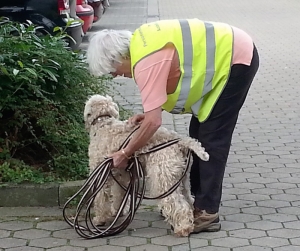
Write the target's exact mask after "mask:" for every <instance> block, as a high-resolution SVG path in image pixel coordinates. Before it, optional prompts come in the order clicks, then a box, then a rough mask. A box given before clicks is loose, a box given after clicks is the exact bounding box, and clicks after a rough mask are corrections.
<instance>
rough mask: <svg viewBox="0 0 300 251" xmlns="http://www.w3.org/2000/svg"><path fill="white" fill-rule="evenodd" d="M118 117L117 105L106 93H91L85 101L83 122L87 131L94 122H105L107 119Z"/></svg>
mask: <svg viewBox="0 0 300 251" xmlns="http://www.w3.org/2000/svg"><path fill="white" fill-rule="evenodd" d="M111 118H114V119H119V107H118V105H117V104H116V103H114V102H113V100H112V98H111V97H110V96H108V95H106V96H101V95H98V94H96V95H93V96H91V97H90V98H89V99H88V101H87V102H86V103H85V108H84V123H85V128H86V129H87V130H88V131H89V130H90V128H91V126H92V125H93V124H95V123H100V122H105V121H107V120H108V119H111Z"/></svg>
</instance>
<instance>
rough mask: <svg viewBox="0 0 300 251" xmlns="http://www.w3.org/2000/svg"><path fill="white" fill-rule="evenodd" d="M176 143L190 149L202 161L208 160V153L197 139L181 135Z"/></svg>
mask: <svg viewBox="0 0 300 251" xmlns="http://www.w3.org/2000/svg"><path fill="white" fill-rule="evenodd" d="M178 144H179V145H180V146H182V147H184V148H187V149H190V150H192V151H193V152H194V153H195V154H196V155H197V156H198V157H199V158H200V159H202V160H204V161H208V160H209V154H208V153H207V152H206V151H205V149H204V147H202V145H201V143H200V142H199V141H197V140H195V139H192V138H190V137H182V138H181V139H180V141H179V142H178Z"/></svg>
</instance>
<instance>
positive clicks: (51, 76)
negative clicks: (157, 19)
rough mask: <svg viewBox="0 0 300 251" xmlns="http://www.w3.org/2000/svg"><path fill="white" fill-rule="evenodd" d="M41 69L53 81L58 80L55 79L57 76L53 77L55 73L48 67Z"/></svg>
mask: <svg viewBox="0 0 300 251" xmlns="http://www.w3.org/2000/svg"><path fill="white" fill-rule="evenodd" d="M43 71H44V72H46V73H47V74H48V75H49V77H50V78H52V80H53V81H54V82H58V80H57V78H56V77H55V75H54V73H53V72H51V71H49V70H48V69H43Z"/></svg>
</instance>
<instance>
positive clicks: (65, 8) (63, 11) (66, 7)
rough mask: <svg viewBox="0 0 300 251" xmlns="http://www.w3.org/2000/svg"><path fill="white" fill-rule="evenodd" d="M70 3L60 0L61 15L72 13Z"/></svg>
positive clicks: (67, 0) (66, 0) (59, 9)
mask: <svg viewBox="0 0 300 251" xmlns="http://www.w3.org/2000/svg"><path fill="white" fill-rule="evenodd" d="M69 2H70V1H69V0H58V1H57V3H58V11H59V14H60V15H61V14H66V13H70V3H69Z"/></svg>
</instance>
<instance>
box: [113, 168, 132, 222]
mask: <svg viewBox="0 0 300 251" xmlns="http://www.w3.org/2000/svg"><path fill="white" fill-rule="evenodd" d="M114 177H115V178H116V179H117V181H118V183H120V184H121V185H123V186H125V187H127V186H128V183H129V179H130V177H129V175H128V173H127V172H126V171H125V170H122V169H119V170H116V172H114ZM118 183H117V182H116V181H115V180H114V183H113V185H112V197H111V212H112V215H113V216H116V215H117V213H118V211H119V208H120V206H121V203H122V200H123V198H124V195H125V193H126V192H125V190H124V189H123V188H122V187H121V186H120V185H119V184H118ZM128 202H129V199H128V201H127V203H126V206H125V207H124V209H123V211H122V213H121V215H123V214H126V213H127V212H128V205H129V203H128Z"/></svg>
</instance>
